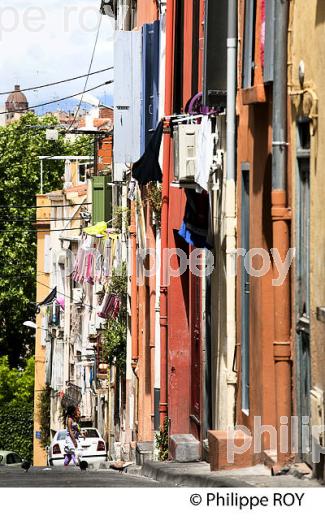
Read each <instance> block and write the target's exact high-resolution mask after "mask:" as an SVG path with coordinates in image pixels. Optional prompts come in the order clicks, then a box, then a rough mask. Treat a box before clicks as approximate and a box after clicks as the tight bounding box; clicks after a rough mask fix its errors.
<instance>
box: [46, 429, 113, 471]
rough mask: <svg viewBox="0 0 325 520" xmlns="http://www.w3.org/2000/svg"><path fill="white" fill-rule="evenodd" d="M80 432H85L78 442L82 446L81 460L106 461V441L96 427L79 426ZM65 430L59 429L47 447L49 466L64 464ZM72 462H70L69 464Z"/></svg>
mask: <svg viewBox="0 0 325 520" xmlns="http://www.w3.org/2000/svg"><path fill="white" fill-rule="evenodd" d="M81 432H82V433H85V438H83V437H80V438H79V442H80V446H81V448H82V451H81V453H82V460H85V461H87V462H88V464H99V463H100V462H106V461H107V451H106V443H105V441H104V439H103V438H102V436H101V435H100V433H99V431H98V430H97V429H96V428H81ZM66 435H67V432H66V430H59V431H57V432H56V434H55V435H54V437H53V440H52V442H51V444H50V447H49V449H48V455H47V458H48V464H49V465H50V466H63V464H64V457H65V452H64V447H65V438H66ZM72 465H73V463H72V462H70V466H72Z"/></svg>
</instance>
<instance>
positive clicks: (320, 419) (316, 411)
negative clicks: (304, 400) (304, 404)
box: [310, 387, 325, 448]
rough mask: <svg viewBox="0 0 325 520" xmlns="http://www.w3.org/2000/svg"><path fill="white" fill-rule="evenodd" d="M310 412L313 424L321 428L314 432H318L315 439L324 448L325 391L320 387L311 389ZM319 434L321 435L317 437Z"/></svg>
mask: <svg viewBox="0 0 325 520" xmlns="http://www.w3.org/2000/svg"><path fill="white" fill-rule="evenodd" d="M310 412H311V424H312V425H313V426H316V427H318V428H319V430H316V429H315V430H314V432H315V433H316V439H315V440H316V441H318V442H319V444H320V446H322V447H323V448H324V447H325V437H324V431H323V427H324V424H325V400H324V392H323V390H320V389H319V388H315V387H313V388H312V389H311V391H310ZM315 433H314V435H315ZM318 435H319V437H317V436H318Z"/></svg>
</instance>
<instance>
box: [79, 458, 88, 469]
mask: <svg viewBox="0 0 325 520" xmlns="http://www.w3.org/2000/svg"><path fill="white" fill-rule="evenodd" d="M79 466H80V469H81V471H86V469H87V468H88V462H87V461H86V460H81V461H80V462H79Z"/></svg>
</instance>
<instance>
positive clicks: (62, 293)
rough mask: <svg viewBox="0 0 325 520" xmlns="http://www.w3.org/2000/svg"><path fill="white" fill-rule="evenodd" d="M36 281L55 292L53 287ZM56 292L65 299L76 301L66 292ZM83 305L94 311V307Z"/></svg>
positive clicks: (37, 281)
mask: <svg viewBox="0 0 325 520" xmlns="http://www.w3.org/2000/svg"><path fill="white" fill-rule="evenodd" d="M35 281H36V283H38V284H39V285H43V287H47V288H48V289H51V290H52V291H53V287H51V286H50V285H47V284H46V283H42V282H40V281H39V280H35ZM56 292H57V294H61V296H64V297H65V298H68V299H69V300H72V301H74V298H73V297H72V296H69V295H68V294H66V293H64V292H61V291H58V289H57V290H56ZM83 305H84V306H85V307H89V308H90V309H94V306H93V305H89V304H88V303H83Z"/></svg>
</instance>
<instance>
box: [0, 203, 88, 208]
mask: <svg viewBox="0 0 325 520" xmlns="http://www.w3.org/2000/svg"><path fill="white" fill-rule="evenodd" d="M91 204H92V202H81V203H80V202H75V203H72V204H60V205H57V206H9V205H8V206H0V209H43V208H72V207H73V206H91Z"/></svg>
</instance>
